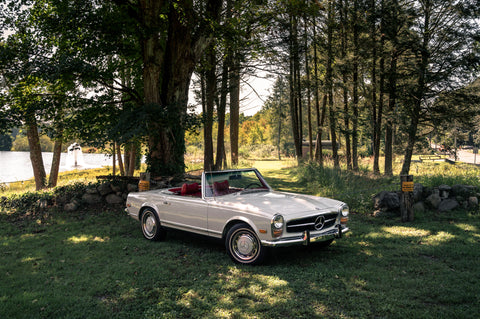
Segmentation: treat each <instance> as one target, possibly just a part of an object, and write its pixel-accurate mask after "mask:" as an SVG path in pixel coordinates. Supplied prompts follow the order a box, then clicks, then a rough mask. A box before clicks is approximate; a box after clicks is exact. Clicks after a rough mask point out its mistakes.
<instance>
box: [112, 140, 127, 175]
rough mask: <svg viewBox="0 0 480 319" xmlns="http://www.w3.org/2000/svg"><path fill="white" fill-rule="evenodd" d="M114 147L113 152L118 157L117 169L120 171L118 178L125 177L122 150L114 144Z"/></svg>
mask: <svg viewBox="0 0 480 319" xmlns="http://www.w3.org/2000/svg"><path fill="white" fill-rule="evenodd" d="M114 145H115V149H114V150H113V152H114V153H116V154H117V157H118V169H119V170H120V176H125V175H126V174H125V172H126V169H125V167H124V166H123V158H122V150H121V148H120V144H119V143H115V144H114Z"/></svg>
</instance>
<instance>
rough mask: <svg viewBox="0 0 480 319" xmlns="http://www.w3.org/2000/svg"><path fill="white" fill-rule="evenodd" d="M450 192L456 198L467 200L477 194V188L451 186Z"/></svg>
mask: <svg viewBox="0 0 480 319" xmlns="http://www.w3.org/2000/svg"><path fill="white" fill-rule="evenodd" d="M452 192H453V193H454V194H455V195H456V196H462V197H463V198H469V197H470V196H475V193H476V192H477V187H475V186H470V185H453V186H452Z"/></svg>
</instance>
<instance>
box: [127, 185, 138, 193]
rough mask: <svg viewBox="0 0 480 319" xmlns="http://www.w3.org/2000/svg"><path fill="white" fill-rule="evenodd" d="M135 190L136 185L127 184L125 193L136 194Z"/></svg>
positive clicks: (136, 188)
mask: <svg viewBox="0 0 480 319" xmlns="http://www.w3.org/2000/svg"><path fill="white" fill-rule="evenodd" d="M137 190H138V185H136V184H128V185H127V191H128V192H129V193H131V192H136V191H137Z"/></svg>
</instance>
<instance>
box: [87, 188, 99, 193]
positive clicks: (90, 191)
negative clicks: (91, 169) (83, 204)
mask: <svg viewBox="0 0 480 319" xmlns="http://www.w3.org/2000/svg"><path fill="white" fill-rule="evenodd" d="M85 192H86V193H87V194H92V195H93V194H98V191H97V189H96V188H87V189H86V190H85Z"/></svg>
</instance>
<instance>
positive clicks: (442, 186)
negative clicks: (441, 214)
mask: <svg viewBox="0 0 480 319" xmlns="http://www.w3.org/2000/svg"><path fill="white" fill-rule="evenodd" d="M438 190H439V191H441V192H442V191H447V192H449V191H451V190H452V188H451V187H450V186H448V185H445V184H443V185H440V186H438Z"/></svg>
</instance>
